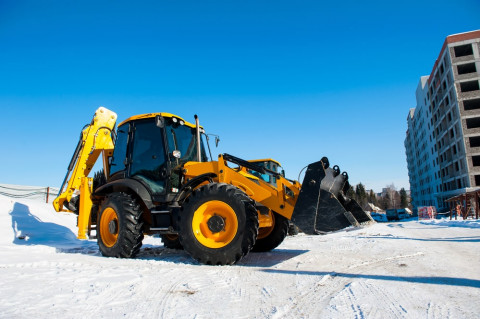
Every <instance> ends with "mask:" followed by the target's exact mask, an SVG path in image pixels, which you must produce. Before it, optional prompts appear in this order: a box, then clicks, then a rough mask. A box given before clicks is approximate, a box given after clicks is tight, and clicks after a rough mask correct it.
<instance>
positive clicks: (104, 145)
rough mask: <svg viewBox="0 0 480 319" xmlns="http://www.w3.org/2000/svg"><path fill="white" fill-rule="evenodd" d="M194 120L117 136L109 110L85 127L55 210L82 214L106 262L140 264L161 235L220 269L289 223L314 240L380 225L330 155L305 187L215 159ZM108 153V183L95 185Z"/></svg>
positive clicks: (83, 234) (253, 166) (126, 128)
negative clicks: (145, 243)
mask: <svg viewBox="0 0 480 319" xmlns="http://www.w3.org/2000/svg"><path fill="white" fill-rule="evenodd" d="M195 119H196V121H195V124H191V123H189V122H187V121H185V120H184V119H182V118H181V117H179V116H176V115H173V114H170V113H150V114H142V115H137V116H132V117H130V118H128V119H127V120H125V121H123V122H121V123H120V124H119V125H118V128H117V129H115V124H116V120H117V115H116V114H115V113H114V112H112V111H110V110H107V109H106V108H103V107H100V108H99V109H98V110H97V111H96V112H95V115H94V117H93V120H92V122H91V123H90V124H89V125H86V126H85V127H84V128H83V129H82V132H81V135H80V140H79V142H78V144H77V147H76V149H75V152H74V154H73V156H72V159H71V161H70V164H69V166H68V170H67V174H66V176H65V179H64V181H63V183H62V186H61V188H60V193H59V196H58V197H57V198H56V199H55V200H54V202H53V206H54V208H55V210H57V211H70V212H74V213H77V214H78V238H81V239H86V238H87V237H88V236H90V233H91V231H92V230H95V232H96V237H97V242H98V246H99V249H100V251H101V253H102V254H103V255H104V256H109V257H122V258H130V257H134V256H135V255H136V254H137V253H138V252H139V250H140V247H141V245H142V240H143V236H144V234H154V233H158V234H160V235H161V236H162V238H164V239H165V238H166V239H167V240H168V239H171V240H172V241H174V242H176V243H177V244H178V245H179V246H181V247H183V248H184V249H185V251H186V252H188V253H189V254H190V255H191V256H192V257H193V258H194V259H196V260H197V261H199V262H200V263H204V264H211V265H225V264H234V263H236V262H238V261H239V260H240V259H241V258H242V257H243V256H245V255H246V254H248V252H249V251H250V250H252V249H254V250H257V251H268V250H271V249H274V248H275V247H277V246H278V245H279V244H280V243H281V242H282V241H283V240H284V238H285V236H286V233H287V230H288V221H289V220H292V221H293V222H294V223H295V224H296V225H297V226H298V227H299V228H300V229H301V230H302V231H303V232H305V233H306V234H324V233H327V232H329V231H335V230H339V229H342V228H345V227H348V226H352V225H353V226H358V225H359V224H361V223H367V222H370V221H371V218H370V216H369V215H368V214H366V213H365V212H364V211H363V210H362V209H361V208H360V207H359V206H358V204H357V203H356V202H355V201H354V200H352V199H349V198H347V197H346V196H345V190H346V189H347V187H348V176H347V174H346V173H342V174H340V170H339V169H338V167H337V166H334V167H333V168H330V167H329V162H328V160H327V159H326V158H325V157H324V158H322V160H320V161H318V162H316V163H312V164H310V165H308V168H307V170H306V173H305V178H304V181H303V184H302V185H300V183H299V182H298V181H293V180H288V179H286V178H285V177H284V176H283V174H282V173H279V172H278V171H277V169H276V168H275V167H273V166H272V167H267V166H265V165H259V162H249V161H246V160H242V159H240V158H238V157H235V156H232V155H229V154H220V155H218V159H217V160H216V161H214V160H210V161H209V160H208V158H207V155H206V150H205V147H204V146H205V143H204V142H203V140H204V139H202V135H205V131H204V129H203V128H202V127H201V126H199V123H198V118H197V116H195ZM100 154H102V159H103V176H100V175H96V178H95V179H94V178H91V177H88V176H89V173H90V171H91V170H92V168H93V166H94V164H95V162H96V161H97V159H98V157H99V156H100ZM272 168H273V169H272ZM268 175H269V176H271V177H272V178H273V179H274V181H275V183H273V179H272V181H271V182H270V181H269V182H266V181H265V180H264V179H263V178H261V176H268ZM259 176H260V177H259ZM164 241H165V240H164Z"/></svg>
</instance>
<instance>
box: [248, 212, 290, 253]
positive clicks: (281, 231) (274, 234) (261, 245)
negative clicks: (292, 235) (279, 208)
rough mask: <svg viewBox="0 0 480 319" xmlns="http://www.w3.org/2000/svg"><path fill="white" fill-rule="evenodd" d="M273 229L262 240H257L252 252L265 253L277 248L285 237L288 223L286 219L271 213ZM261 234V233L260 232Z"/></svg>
mask: <svg viewBox="0 0 480 319" xmlns="http://www.w3.org/2000/svg"><path fill="white" fill-rule="evenodd" d="M273 220H274V224H273V228H272V229H271V231H270V233H269V234H268V235H266V236H265V237H263V238H257V241H256V242H255V246H253V249H252V251H255V252H265V251H270V250H273V249H275V248H277V247H278V246H279V245H280V244H281V243H282V242H283V240H284V239H285V237H287V234H288V228H289V222H288V219H287V218H285V217H283V216H282V215H280V214H277V213H275V212H273ZM260 233H261V231H260Z"/></svg>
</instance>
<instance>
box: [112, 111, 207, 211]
mask: <svg viewBox="0 0 480 319" xmlns="http://www.w3.org/2000/svg"><path fill="white" fill-rule="evenodd" d="M200 132H201V133H204V130H203V128H202V127H200ZM197 153H198V151H197V138H196V126H195V125H194V124H191V123H188V122H186V121H185V120H183V119H182V118H181V117H179V116H176V115H173V114H169V113H151V114H143V115H137V116H133V117H130V118H128V119H127V120H125V121H123V122H122V123H120V124H119V126H118V129H117V137H116V142H115V149H114V152H113V157H112V158H111V160H110V175H109V179H108V180H109V182H110V181H114V180H117V179H125V178H130V179H134V180H136V181H138V182H140V183H141V184H143V185H144V186H145V187H146V188H147V189H148V190H149V192H150V193H151V195H152V198H153V200H154V201H162V202H165V201H169V199H170V197H172V196H174V194H175V193H177V192H178V189H179V188H180V185H182V181H181V180H180V179H181V174H180V172H181V171H180V169H181V167H182V165H183V164H185V163H187V162H190V161H198V157H197ZM200 153H201V154H200V159H201V161H202V162H204V161H208V158H207V156H206V152H205V147H204V143H203V141H202V140H200Z"/></svg>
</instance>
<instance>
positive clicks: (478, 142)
mask: <svg viewBox="0 0 480 319" xmlns="http://www.w3.org/2000/svg"><path fill="white" fill-rule="evenodd" d="M469 140H470V147H479V146H480V136H471V137H470V138H469Z"/></svg>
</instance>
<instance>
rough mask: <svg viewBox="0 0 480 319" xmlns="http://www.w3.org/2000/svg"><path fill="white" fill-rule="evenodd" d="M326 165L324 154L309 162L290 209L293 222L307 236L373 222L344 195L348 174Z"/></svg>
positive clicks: (356, 204) (347, 186) (355, 203)
mask: <svg viewBox="0 0 480 319" xmlns="http://www.w3.org/2000/svg"><path fill="white" fill-rule="evenodd" d="M329 166H330V164H329V162H328V159H327V158H326V157H324V158H322V159H321V160H320V161H318V162H315V163H312V164H310V165H308V168H307V171H306V173H305V178H304V179H303V183H302V188H301V190H300V194H299V196H298V199H297V203H296V205H295V208H294V210H293V214H292V222H293V223H294V224H295V225H297V226H298V228H300V229H301V230H302V231H303V232H304V233H306V234H309V235H316V234H324V233H327V232H331V231H336V230H340V229H343V228H346V227H349V226H359V225H360V224H363V223H367V222H372V221H373V220H372V218H371V217H370V215H369V214H367V213H366V212H364V211H363V209H362V208H361V207H360V205H358V203H357V202H356V201H355V200H354V199H350V198H347V197H346V196H345V193H346V192H347V190H348V188H349V187H350V185H349V184H348V175H347V173H345V172H344V173H340V168H339V167H338V166H336V165H335V166H334V167H333V168H331V167H329Z"/></svg>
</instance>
